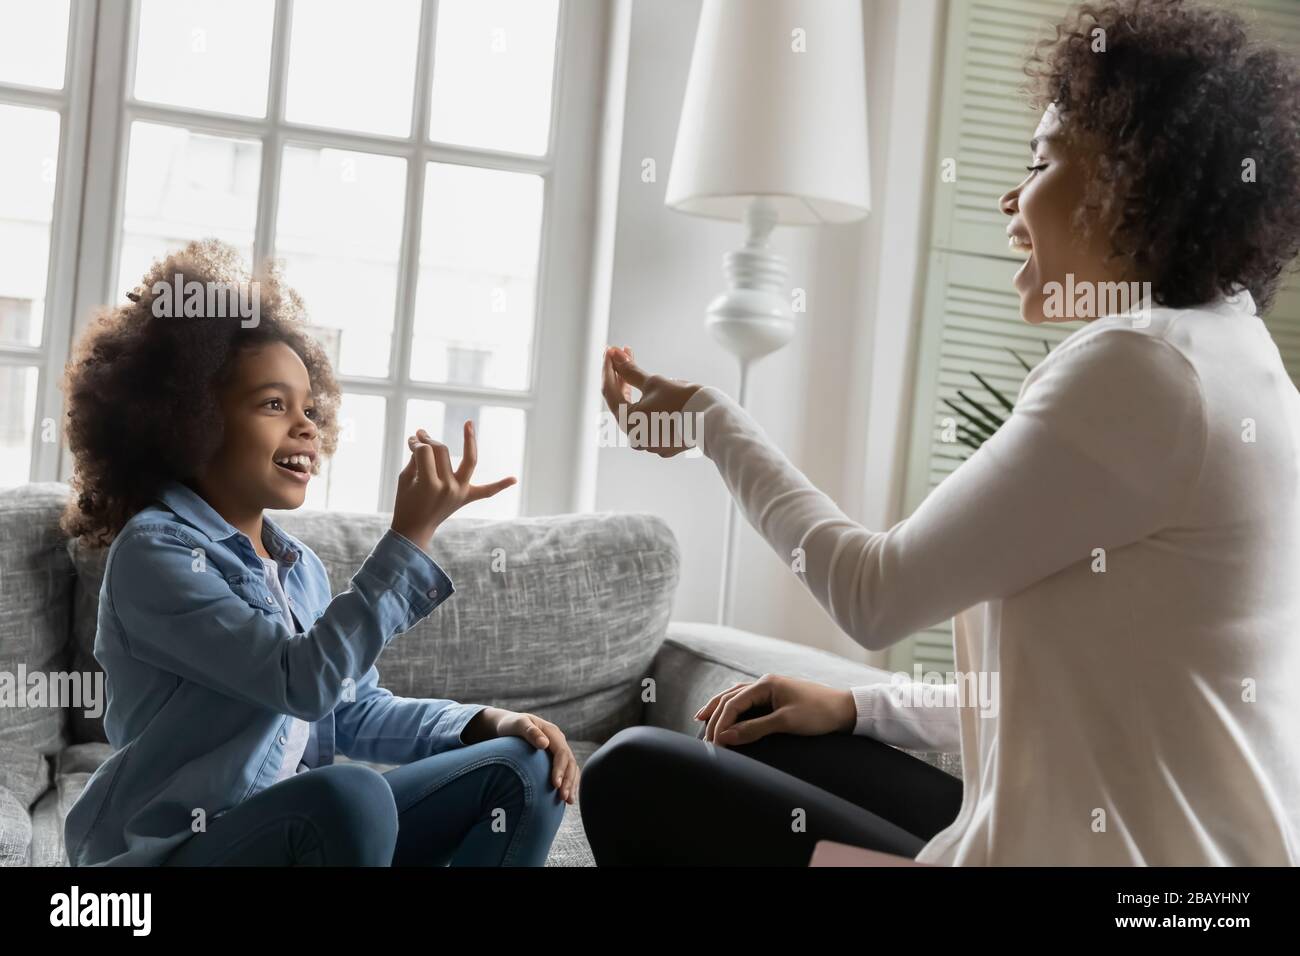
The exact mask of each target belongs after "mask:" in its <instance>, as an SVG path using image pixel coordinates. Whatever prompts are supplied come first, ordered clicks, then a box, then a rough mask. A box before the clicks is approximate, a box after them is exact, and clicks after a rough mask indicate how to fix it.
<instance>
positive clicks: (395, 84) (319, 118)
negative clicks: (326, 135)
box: [284, 0, 420, 136]
mask: <svg viewBox="0 0 1300 956" xmlns="http://www.w3.org/2000/svg"><path fill="white" fill-rule="evenodd" d="M419 38H420V4H419V0H382V2H380V0H371V2H369V3H367V4H366V5H365V7H364V10H362V9H361V8H359V7H358V6H357V4H356V3H355V2H354V0H311V2H310V3H297V4H294V8H293V29H292V31H291V38H290V46H289V89H288V94H287V98H286V100H285V114H284V115H285V119H287V120H288V121H289V122H291V123H305V124H307V125H309V126H331V127H335V128H337V129H351V130H358V131H360V132H364V133H386V134H388V135H391V136H409V135H410V134H411V100H412V96H413V95H414V93H415V53H416V47H417V45H418V43H419Z"/></svg>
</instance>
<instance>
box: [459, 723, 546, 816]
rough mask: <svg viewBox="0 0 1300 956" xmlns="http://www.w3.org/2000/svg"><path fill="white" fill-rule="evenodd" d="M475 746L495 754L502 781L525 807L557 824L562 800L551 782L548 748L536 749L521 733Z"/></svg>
mask: <svg viewBox="0 0 1300 956" xmlns="http://www.w3.org/2000/svg"><path fill="white" fill-rule="evenodd" d="M476 746H480V747H483V748H484V750H485V752H488V753H492V754H494V755H495V756H497V757H498V758H499V760H498V765H499V767H500V768H501V770H502V780H503V785H504V786H505V787H506V788H507V789H508V790H513V791H515V793H516V795H517V797H518V799H519V800H520V802H521V803H523V805H524V807H525V809H531V810H533V811H535V812H537V813H539V814H541V815H543V816H545V817H548V818H553V822H554V824H555V826H557V827H558V826H559V821H560V819H561V818H562V817H563V816H564V806H565V804H564V801H563V800H562V799H561V798H560V795H559V791H557V790H556V789H555V786H554V779H553V777H552V772H553V770H552V762H551V754H550V752H549V751H546V750H539V749H538V748H536V747H534V746H533V745H532V744H530V743H529V742H528V741H526V740H524V739H523V738H521V737H497V738H495V739H493V740H490V741H485V742H484V743H482V744H478V745H476Z"/></svg>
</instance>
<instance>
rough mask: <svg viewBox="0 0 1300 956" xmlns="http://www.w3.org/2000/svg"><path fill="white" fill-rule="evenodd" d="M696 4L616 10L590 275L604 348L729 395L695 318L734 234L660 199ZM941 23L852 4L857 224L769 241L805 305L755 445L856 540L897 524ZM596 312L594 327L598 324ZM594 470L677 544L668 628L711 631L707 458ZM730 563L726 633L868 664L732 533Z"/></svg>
mask: <svg viewBox="0 0 1300 956" xmlns="http://www.w3.org/2000/svg"><path fill="white" fill-rule="evenodd" d="M835 2H854V0H835ZM699 10H700V2H699V0H633V2H632V6H631V11H630V20H631V24H630V43H629V44H628V47H627V62H626V75H625V77H623V76H620V77H619V78H618V80H619V81H625V86H622V90H623V91H624V97H623V100H622V102H621V107H622V112H623V123H622V139H621V143H619V144H616V145H617V146H619V147H621V155H620V156H619V158H618V162H617V164H616V167H615V168H616V182H611V183H609V184H607V195H606V197H605V199H606V204H607V209H606V212H607V213H608V212H610V211H611V210H610V209H609V208H608V207H609V204H610V203H612V202H614V201H615V198H616V202H617V209H616V214H615V215H614V218H613V219H612V228H611V232H612V233H613V243H614V246H613V255H612V262H611V263H609V264H608V265H607V266H606V268H612V274H610V275H609V276H607V277H606V278H607V279H608V281H609V294H608V302H609V307H608V316H607V321H608V335H607V341H608V342H609V343H610V344H614V345H628V346H631V347H632V349H633V350H634V351H635V353H636V356H637V360H638V364H640V365H641V366H642V367H643V368H645V369H647V370H649V371H652V372H658V373H661V374H665V375H669V376H672V377H675V378H682V379H686V380H688V381H695V382H702V383H707V384H711V385H716V386H718V387H720V388H722V389H724V390H726V391H729V392H732V393H733V394H734V392H735V388H736V382H737V373H736V369H735V366H734V360H733V359H731V357H730V356H729V355H728V354H727V353H725V352H724V351H723V350H722V349H721V347H720V346H718V345H717V344H715V343H714V342H713V340H712V339H711V338H710V337H709V335H708V333H707V332H706V330H705V328H704V323H703V319H704V308H705V306H706V304H707V303H708V302H709V300H710V299H711V298H712V297H713V296H714V295H716V294H717V293H718V292H720V291H721V290H722V289H723V287H724V284H725V283H724V278H723V275H722V256H723V254H724V253H726V252H728V251H729V250H731V249H733V248H735V247H736V246H737V245H739V243H740V241H741V239H742V233H741V227H740V226H739V225H738V224H735V225H733V224H729V223H723V222H717V221H713V220H708V219H702V218H696V217H691V216H686V215H682V214H680V213H677V212H673V211H671V210H669V209H668V208H667V207H665V206H664V204H663V194H664V187H665V185H666V183H667V180H668V170H669V168H670V164H671V162H672V153H673V144H674V140H675V138H676V133H677V120H678V115H679V111H680V108H681V102H682V96H683V93H684V90H685V85H686V77H687V72H688V69H689V65H690V57H691V50H692V45H693V42H694V37H695V28H696V23H697V21H698V18H699ZM940 12H941V6H940V4H939V3H938V2H937V0H902V2H900V0H866V2H865V3H864V15H865V17H864V20H865V27H866V31H865V32H866V35H867V41H866V42H867V50H866V53H867V63H868V122H869V127H870V137H871V170H872V205H873V211H872V214H871V216H870V217H869V218H868V219H867V220H865V221H864V222H863V223H861V224H855V225H848V226H837V227H823V228H813V229H801V228H788V227H787V228H779V229H778V230H777V231H776V233H775V234H774V240H773V241H774V245H775V246H776V247H777V249H778V250H780V251H781V252H783V253H784V254H785V255H786V256H787V258H788V262H789V266H790V279H789V284H790V286H791V287H802V288H804V289H806V290H807V296H808V299H807V305H808V307H807V312H805V313H803V314H801V315H797V316H796V318H798V320H799V327H798V331H797V333H796V335H795V338H794V341H793V342H791V344H790V345H789V346H787V347H786V348H785V349H784V350H782V351H781V352H778V353H776V354H774V355H772V356H769V357H768V358H766V359H764V360H763V361H762V362H760V363H759V364H758V365H757V366H756V369H755V371H754V373H753V380H752V384H751V398H750V412H751V413H752V414H753V416H754V417H755V418H756V419H757V420H758V422H759V423H760V424H762V426H763V427H764V429H765V430H766V431H767V433H768V435H769V436H770V437H771V438H772V440H773V441H774V442H775V443H776V444H777V445H778V446H779V447H780V448H782V449H784V450H785V452H786V454H787V455H789V457H790V458H791V460H792V461H793V462H794V463H795V465H796V466H798V467H799V468H800V469H801V470H802V471H803V472H804V473H805V474H806V475H808V477H809V478H810V479H811V480H812V481H813V482H814V483H815V484H816V485H817V486H818V487H820V488H821V489H822V490H824V491H825V492H826V493H827V494H829V495H830V496H831V497H832V498H833V499H835V500H836V501H837V502H838V503H839V504H840V505H841V507H843V508H844V509H845V511H846V512H847V513H848V514H849V515H850V516H851V517H854V518H856V519H858V520H863V521H864V522H865V523H866V524H867V526H868V527H873V528H881V527H888V526H890V525H892V524H893V523H894V522H895V521H897V520H898V519H899V518H900V517H901V515H899V514H898V513H897V508H898V501H899V500H900V499H901V494H900V493H899V492H900V489H901V479H902V473H901V467H900V464H901V461H902V460H903V459H904V458H905V453H906V446H905V440H906V434H907V422H908V415H909V410H908V404H909V400H910V394H911V384H910V378H909V376H908V369H909V368H910V362H911V359H910V353H911V349H912V341H913V338H914V336H913V331H914V325H915V321H916V316H917V314H918V313H919V298H917V289H918V283H917V275H916V270H917V264H918V262H919V261H920V260H919V253H920V249H921V246H922V243H923V239H924V236H925V231H924V223H925V222H926V221H928V218H927V217H928V208H927V207H926V206H925V203H924V195H925V185H926V184H927V183H929V182H932V181H933V177H929V176H926V175H924V173H923V170H924V168H925V167H926V165H927V164H928V163H929V162H930V160H929V156H928V138H929V132H928V122H927V117H928V116H929V115H930V109H929V98H930V95H931V90H932V87H933V84H934V81H935V80H936V79H937V77H934V76H933V74H934V72H935V68H934V57H936V56H937V55H938V47H937V46H936V44H935V40H936V37H937V31H936V26H937V20H938V17H939V13H940ZM900 43H902V44H904V46H903V47H901V48H900V47H899V44H900ZM621 85H622V84H621V83H620V82H615V83H614V84H612V85H611V89H613V90H616V91H617V90H619V89H620V86H621ZM900 137H906V140H905V141H900ZM646 158H653V159H654V160H655V162H656V166H657V169H656V173H657V176H656V180H655V181H654V182H650V183H647V182H643V181H642V176H641V172H642V164H643V160H645V159H646ZM891 177H892V178H891ZM899 177H905V178H906V182H903V181H901V180H900V179H899ZM615 192H616V197H615V195H614V194H613V193H615ZM880 275H888V276H890V278H891V282H890V284H889V286H888V289H884V288H878V287H877V286H878V283H877V277H878V276H880ZM598 281H599V278H598ZM882 315H883V316H885V319H884V320H882V321H880V322H879V323H878V322H877V316H882ZM605 318H606V317H605V316H604V315H601V316H598V317H597V326H598V327H599V325H600V323H601V322H602V321H604V320H605ZM596 468H597V471H596V481H595V489H594V506H595V508H596V509H598V510H617V511H646V512H651V513H654V514H658V515H660V516H662V517H663V518H665V519H666V520H667V521H668V523H669V524H670V526H671V527H672V529H673V531H674V533H675V534H676V536H677V540H678V542H679V544H680V545H681V549H682V580H681V585H680V587H679V589H678V593H677V603H676V607H675V609H674V618H675V619H677V620H704V621H711V620H713V619H714V615H715V612H716V603H717V593H718V579H719V562H720V560H721V544H722V534H723V520H724V515H725V508H726V507H727V506H728V501H729V499H728V496H727V493H726V490H725V488H724V486H723V484H722V482H721V479H720V478H719V477H718V475H717V471H716V469H715V467H714V466H713V464H712V463H711V462H710V461H708V460H707V459H703V458H696V459H688V458H685V457H682V456H679V457H677V458H674V459H671V460H668V461H664V460H661V459H659V458H657V457H655V456H652V455H646V454H644V453H637V452H634V451H632V450H630V449H626V448H603V449H600V450H599V452H598V454H597V461H596ZM787 560H788V559H787ZM739 561H740V563H739V573H738V577H737V598H736V612H735V621H734V624H735V625H736V626H737V627H741V628H744V629H746V630H751V631H755V632H759V633H766V634H772V635H774V636H780V637H785V638H788V639H790V640H795V641H800V642H802V643H807V644H810V645H813V646H817V647H822V648H826V649H830V650H835V651H837V652H839V653H843V654H845V655H846V656H851V657H854V658H856V659H862V660H866V659H868V656H867V654H866V652H865V651H864V650H863V649H861V648H859V647H858V646H857V645H856V644H854V643H853V642H851V641H849V640H848V639H847V638H845V637H844V636H843V635H842V634H840V632H839V631H838V629H837V628H836V627H835V625H834V624H833V623H832V622H831V620H830V618H829V617H828V616H827V615H826V614H825V613H824V612H823V611H822V610H821V609H820V607H819V606H818V605H817V603H816V602H815V601H814V600H813V599H812V598H811V596H810V595H809V593H808V592H807V590H806V589H805V588H804V586H803V585H802V584H801V583H800V582H799V581H798V580H797V578H796V577H795V575H794V574H793V573H792V572H791V571H790V569H789V566H788V563H787V561H783V560H781V559H780V558H778V556H777V555H776V554H775V553H774V552H773V551H772V550H771V549H770V548H769V547H768V546H767V545H766V544H765V543H764V542H763V541H762V539H760V538H759V537H758V535H757V534H756V533H755V532H754V531H753V530H752V529H751V528H750V527H749V526H748V524H745V525H744V527H743V528H742V531H741V537H740V559H739Z"/></svg>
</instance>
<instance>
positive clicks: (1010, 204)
mask: <svg viewBox="0 0 1300 956" xmlns="http://www.w3.org/2000/svg"><path fill="white" fill-rule="evenodd" d="M998 208H999V209H1001V210H1002V211H1003V212H1004V213H1006V214H1007V215H1008V216H1014V215H1015V214H1016V212H1017V211H1018V210H1019V209H1020V189H1019V187H1017V188H1015V189H1011V190H1008V191H1007V192H1005V193H1003V194H1002V198H1001V199H999V200H998Z"/></svg>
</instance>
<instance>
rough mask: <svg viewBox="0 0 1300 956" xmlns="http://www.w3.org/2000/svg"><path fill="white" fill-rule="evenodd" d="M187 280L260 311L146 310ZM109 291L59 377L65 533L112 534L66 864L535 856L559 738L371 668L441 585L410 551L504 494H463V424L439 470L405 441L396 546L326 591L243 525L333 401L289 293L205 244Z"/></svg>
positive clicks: (420, 448)
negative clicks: (115, 303) (98, 710)
mask: <svg viewBox="0 0 1300 956" xmlns="http://www.w3.org/2000/svg"><path fill="white" fill-rule="evenodd" d="M177 276H180V277H181V278H180V281H179V282H178V281H177V280H176V277H177ZM191 282H198V283H200V284H201V286H198V287H194V288H196V289H198V288H202V289H212V288H217V289H226V290H229V289H233V288H237V289H238V290H239V291H240V292H242V293H244V294H245V298H243V299H241V300H240V301H241V302H243V303H247V302H250V301H251V302H252V303H254V304H255V305H256V310H255V311H256V314H254V315H253V316H252V318H251V320H250V318H249V317H247V314H246V311H245V314H244V315H241V314H238V311H239V310H234V309H228V308H227V309H221V308H216V309H213V308H212V306H213V303H219V302H220V299H218V298H217V297H215V296H213V297H212V298H211V299H210V300H209V299H207V298H206V297H203V298H204V302H203V303H199V304H198V308H196V307H195V305H196V302H197V299H198V297H196V298H195V300H194V301H191V299H190V296H188V295H187V296H186V297H185V300H184V301H181V300H176V299H173V298H171V297H170V296H169V295H168V294H166V290H168V289H178V288H180V289H184V288H187V286H186V284H187V283H191ZM208 283H213V284H214V285H211V286H210V285H208ZM231 283H234V285H231ZM155 290H157V291H156V292H155ZM129 298H130V299H131V300H132V302H131V304H130V305H126V306H122V307H120V308H117V309H114V310H111V311H109V312H106V313H105V314H103V315H101V316H100V317H99V318H98V320H97V321H96V323H95V324H94V326H93V327H92V328H91V329H90V330H89V332H88V333H87V334H86V336H85V337H84V339H83V340H82V341H81V343H80V346H79V349H78V352H77V355H76V356H75V357H74V359H73V361H72V362H71V363H70V364H69V368H68V371H67V375H66V380H65V383H64V387H65V391H66V393H67V399H68V408H69V410H68V440H69V444H70V447H71V449H72V452H73V454H74V455H75V458H76V465H75V471H74V475H73V486H74V488H75V490H76V492H77V494H76V497H75V500H74V501H73V502H72V503H71V504H70V506H69V509H68V512H67V514H66V515H65V517H64V525H65V530H66V531H67V532H68V533H69V534H70V535H73V536H78V537H80V536H84V537H85V538H86V539H87V540H88V541H90V542H92V543H98V544H108V543H110V542H111V547H110V548H109V552H108V558H107V564H106V567H105V571H104V581H103V586H102V588H101V590H100V601H99V622H98V631H97V633H96V636H95V657H96V659H97V660H98V661H99V663H100V665H101V666H102V667H103V669H104V672H105V675H106V677H107V685H108V707H107V711H106V713H105V718H104V728H105V731H106V733H107V735H108V740H109V742H110V743H111V744H112V745H113V747H114V751H115V752H114V753H113V755H112V756H111V757H110V758H109V759H108V760H107V761H106V762H105V763H104V764H103V765H102V766H100V767H99V768H98V769H97V770H96V771H95V773H94V774H93V775H92V777H91V778H90V781H89V783H88V784H87V786H86V789H85V790H84V792H83V793H82V794H81V796H80V797H79V798H78V800H77V801H76V804H75V805H74V806H73V807H72V809H71V811H70V812H69V813H68V817H67V821H66V824H65V839H66V844H67V848H68V856H69V860H70V862H71V863H72V864H73V865H74V866H76V865H104V864H167V865H184V866H193V865H214V864H215V865H221V864H227V865H368V866H388V865H390V864H391V865H444V864H447V863H452V864H472V865H512V864H513V865H540V864H541V863H543V861H544V860H545V858H546V854H547V850H548V848H549V847H550V844H551V840H552V839H553V838H554V835H555V832H556V830H557V828H558V827H559V824H560V820H561V818H562V816H563V812H564V804H565V802H569V803H572V802H573V798H574V794H575V793H576V791H577V784H578V768H577V763H576V761H575V760H574V757H573V753H572V751H571V750H570V749H569V746H568V743H567V742H566V740H565V737H564V734H562V733H561V732H560V730H559V728H557V727H556V726H555V725H554V724H551V723H549V722H548V721H545V720H542V719H541V718H539V717H535V716H533V715H531V714H519V713H513V712H510V711H504V710H499V709H497V708H494V707H486V706H483V705H480V704H459V703H456V702H454V701H450V700H425V699H412V698H403V697H395V696H393V695H392V694H391V693H390V692H389V691H387V690H385V689H384V688H382V687H380V686H379V674H378V671H377V670H376V668H375V660H376V659H377V658H378V657H379V655H380V652H381V651H382V650H383V649H384V647H385V646H387V644H388V642H389V641H391V640H392V639H393V638H394V637H395V636H396V635H398V634H401V633H403V632H405V631H407V630H409V629H410V628H411V627H413V626H414V625H415V624H416V623H417V622H419V621H420V620H421V619H422V618H424V617H425V616H426V615H428V614H429V613H431V612H432V611H433V610H434V609H435V608H436V607H438V605H439V604H441V603H442V602H443V601H445V600H447V599H448V598H449V597H450V596H451V594H452V591H453V587H452V583H451V581H450V580H448V578H447V576H446V574H444V572H443V571H442V569H441V568H440V567H438V565H437V564H436V563H434V561H433V560H432V559H431V558H430V557H429V556H428V555H427V554H426V553H425V549H426V548H427V546H428V544H429V541H430V538H431V537H432V535H433V534H434V532H435V531H436V530H437V528H438V526H439V525H440V524H441V523H442V522H443V521H444V520H445V519H446V518H448V517H449V516H450V515H452V514H453V513H454V512H455V511H456V510H457V509H458V508H460V507H461V506H462V505H464V504H466V503H467V502H470V501H474V500H476V499H479V498H486V497H489V496H491V495H494V494H496V493H497V492H499V491H501V490H502V489H504V488H506V487H509V486H510V485H511V484H513V483H514V479H513V478H505V479H502V480H500V481H497V482H494V483H493V484H490V485H475V484H471V482H470V478H471V476H472V474H473V471H474V465H475V456H476V448H475V439H474V432H473V427H472V425H471V423H469V422H466V423H465V445H464V448H465V453H464V456H463V459H462V462H461V464H460V467H459V468H457V469H455V470H453V469H452V467H451V458H450V455H449V453H448V450H447V448H446V446H444V445H442V444H439V443H438V442H435V441H433V440H432V439H431V438H430V437H429V435H428V434H427V433H426V432H425V431H424V430H420V431H419V432H418V433H417V434H416V435H414V436H411V437H410V438H409V439H408V445H409V448H410V452H411V457H410V460H409V461H408V463H407V465H406V467H405V468H404V470H403V471H402V473H401V475H400V477H399V479H398V483H397V495H396V501H395V503H394V506H393V521H392V528H391V530H389V531H388V532H386V533H385V534H384V536H383V537H382V538H380V540H379V541H378V542H377V543H376V544H375V547H374V549H373V550H372V551H371V553H370V555H369V556H368V557H367V558H366V560H365V561H364V562H362V564H361V567H360V568H358V569H357V572H356V574H355V576H354V577H353V578H352V581H351V586H350V587H349V588H348V589H347V590H346V591H344V592H343V593H341V594H339V595H337V596H336V597H331V595H330V589H329V582H328V580H327V579H326V574H325V568H324V566H323V565H322V564H321V562H320V560H319V559H318V558H317V557H316V555H315V554H313V553H312V551H311V549H310V548H308V547H307V546H306V545H304V544H303V543H302V542H301V541H298V540H296V539H295V538H293V537H292V536H290V535H288V534H286V533H285V532H284V531H282V530H281V529H280V528H278V527H276V525H275V524H274V523H272V522H271V520H270V519H268V518H266V517H265V516H264V515H263V510H264V509H267V508H272V509H289V508H297V507H300V506H301V505H302V503H303V499H304V497H305V496H306V490H307V484H308V482H310V481H311V479H312V476H313V475H314V474H316V473H318V470H319V465H320V461H321V457H322V456H324V455H329V454H331V453H332V452H333V451H334V450H335V447H336V445H337V441H338V423H337V420H336V413H337V409H338V403H339V389H338V385H337V383H336V382H335V380H334V376H333V374H332V372H331V370H330V367H329V363H328V361H327V359H326V358H325V355H324V353H323V352H322V351H321V349H320V348H319V346H317V345H316V344H315V343H314V341H313V340H312V339H311V338H310V337H309V336H308V334H307V332H306V331H305V329H304V326H303V322H302V319H303V316H302V303H301V300H300V299H299V298H298V297H297V295H296V294H295V293H294V292H293V291H292V290H291V289H288V288H286V287H285V286H284V285H283V284H282V283H281V280H280V277H279V275H278V273H277V272H276V271H275V270H274V269H268V271H267V272H266V274H264V275H262V276H259V277H257V278H253V279H250V278H249V277H248V276H247V275H245V274H244V273H243V272H242V271H241V270H240V267H239V264H238V257H237V256H236V254H235V253H234V251H233V250H231V249H230V248H228V247H225V246H223V245H221V244H218V243H216V242H213V241H208V242H201V243H191V244H190V245H189V246H187V247H186V248H185V249H184V250H183V251H182V252H180V253H178V254H176V255H173V256H171V257H169V258H167V259H166V260H164V261H162V262H159V263H155V265H154V267H153V269H152V271H151V272H150V274H149V275H148V276H147V277H146V279H145V283H144V286H143V288H142V289H140V290H137V291H136V292H135V293H132V294H131V295H130V296H129ZM205 309H207V310H210V311H213V312H217V313H221V314H200V315H194V314H193V313H194V312H195V311H199V312H205ZM186 313H189V314H188V315H187V314H186ZM227 313H228V314H227ZM335 753H342V754H345V755H347V756H348V757H351V758H356V759H358V760H367V761H375V762H382V763H394V764H401V766H399V767H396V768H395V769H393V770H390V771H389V772H387V773H384V774H380V773H377V772H376V771H375V770H373V769H371V768H369V767H367V766H365V765H363V764H360V763H347V764H335V763H334V756H335ZM502 824H504V825H502Z"/></svg>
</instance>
